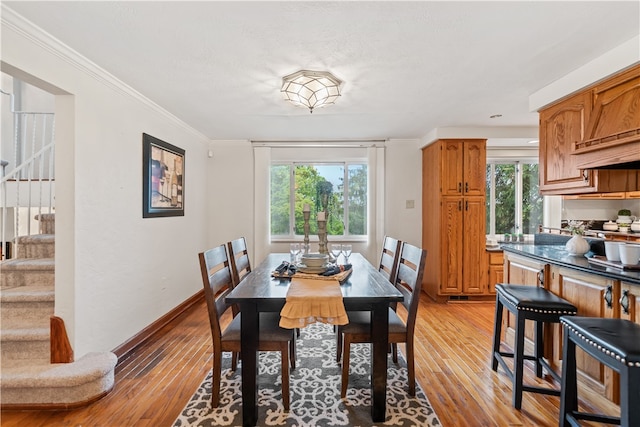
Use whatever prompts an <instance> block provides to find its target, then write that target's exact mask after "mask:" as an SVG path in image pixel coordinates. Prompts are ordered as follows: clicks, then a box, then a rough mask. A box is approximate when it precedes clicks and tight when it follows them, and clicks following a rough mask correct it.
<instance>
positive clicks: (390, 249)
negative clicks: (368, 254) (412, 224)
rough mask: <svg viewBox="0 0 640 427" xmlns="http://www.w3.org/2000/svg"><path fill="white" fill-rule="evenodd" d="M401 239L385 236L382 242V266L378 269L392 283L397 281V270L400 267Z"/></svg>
mask: <svg viewBox="0 0 640 427" xmlns="http://www.w3.org/2000/svg"><path fill="white" fill-rule="evenodd" d="M401 243H402V242H401V241H400V240H398V239H394V238H393V237H389V236H385V237H384V241H383V243H382V254H381V256H380V266H379V267H378V270H379V271H380V272H381V273H382V274H383V275H384V276H385V277H386V278H387V280H389V281H390V282H391V283H394V282H395V279H396V278H395V275H396V270H397V268H398V258H399V256H400V245H401Z"/></svg>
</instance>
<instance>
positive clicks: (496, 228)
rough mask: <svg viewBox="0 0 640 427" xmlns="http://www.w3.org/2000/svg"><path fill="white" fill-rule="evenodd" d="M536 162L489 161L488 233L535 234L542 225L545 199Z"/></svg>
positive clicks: (493, 234)
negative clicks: (541, 193) (541, 190)
mask: <svg viewBox="0 0 640 427" xmlns="http://www.w3.org/2000/svg"><path fill="white" fill-rule="evenodd" d="M538 182H539V181H538V164H537V163H536V162H534V161H531V162H526V161H511V162H506V161H503V160H495V161H493V160H490V159H489V160H487V224H486V226H487V234H489V235H492V236H495V235H500V234H505V233H509V234H534V233H536V232H537V229H538V225H539V224H542V214H543V197H542V196H541V195H540V193H539V192H538Z"/></svg>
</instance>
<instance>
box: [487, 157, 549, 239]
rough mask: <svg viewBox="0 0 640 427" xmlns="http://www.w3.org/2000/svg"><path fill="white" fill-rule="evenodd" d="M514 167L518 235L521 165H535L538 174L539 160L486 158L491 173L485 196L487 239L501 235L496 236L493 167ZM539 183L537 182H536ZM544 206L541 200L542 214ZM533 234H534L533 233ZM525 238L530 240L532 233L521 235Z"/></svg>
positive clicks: (520, 205)
mask: <svg viewBox="0 0 640 427" xmlns="http://www.w3.org/2000/svg"><path fill="white" fill-rule="evenodd" d="M496 164H501V165H515V207H514V212H515V218H514V220H515V225H514V227H515V230H516V231H515V234H520V232H521V230H522V229H523V220H524V215H523V200H522V198H523V191H524V185H523V171H522V165H525V164H528V165H531V164H536V165H538V172H540V163H539V159H538V158H536V157H519V158H504V157H487V167H491V171H490V173H489V176H490V177H491V182H490V184H489V194H487V195H486V197H487V202H488V203H489V218H488V223H489V224H488V225H489V226H488V228H487V230H486V236H487V237H488V238H496V237H497V236H500V235H502V234H503V233H499V234H496V229H495V227H496V223H495V222H496V217H495V209H496V203H495V202H496V200H495V179H494V178H495V176H496V175H495V165H496ZM538 183H539V180H538ZM544 205H545V199H544V198H542V212H543V213H544ZM534 233H535V232H534ZM522 234H523V236H525V238H527V239H530V238H531V237H532V236H533V233H522Z"/></svg>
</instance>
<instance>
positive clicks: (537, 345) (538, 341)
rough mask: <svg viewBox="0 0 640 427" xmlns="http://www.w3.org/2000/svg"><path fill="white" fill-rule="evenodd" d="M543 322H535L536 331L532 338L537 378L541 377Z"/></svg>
mask: <svg viewBox="0 0 640 427" xmlns="http://www.w3.org/2000/svg"><path fill="white" fill-rule="evenodd" d="M543 325H544V323H543V322H536V332H535V334H536V335H535V338H534V343H533V346H534V350H535V354H536V376H537V377H538V378H542V363H540V361H541V360H542V358H543V356H544V331H543Z"/></svg>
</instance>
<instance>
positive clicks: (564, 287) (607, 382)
mask: <svg viewBox="0 0 640 427" xmlns="http://www.w3.org/2000/svg"><path fill="white" fill-rule="evenodd" d="M549 290H550V291H552V292H553V293H554V294H556V295H558V296H560V297H562V298H564V299H566V300H567V301H569V302H571V303H572V304H573V305H575V306H576V307H577V308H578V316H592V317H608V318H612V317H617V316H618V312H619V307H618V300H619V293H620V287H619V282H617V281H614V280H612V279H607V278H604V277H599V276H595V275H593V274H588V273H582V272H577V271H575V270H572V269H569V268H562V267H556V266H554V267H552V268H551V283H550V287H549ZM552 329H553V331H552V332H551V335H552V337H553V338H552V341H551V342H549V343H548V344H549V345H550V346H552V348H553V350H552V354H553V357H552V359H551V360H552V363H551V365H552V366H554V367H555V369H560V367H561V366H562V337H563V334H562V327H561V326H560V325H553V328H552ZM576 364H577V367H578V372H580V375H581V376H582V377H583V378H584V379H585V380H587V381H588V382H589V383H590V384H591V387H592V388H594V389H596V390H598V393H600V394H602V395H604V396H606V397H607V398H608V399H609V400H613V401H617V400H618V399H619V396H618V391H619V386H618V383H617V381H618V378H617V375H616V374H615V372H614V371H613V370H611V369H609V368H605V367H603V366H602V364H601V363H600V362H598V361H597V360H595V359H594V358H592V357H590V356H588V355H587V354H586V353H584V352H583V351H579V352H578V353H577V354H576Z"/></svg>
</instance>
